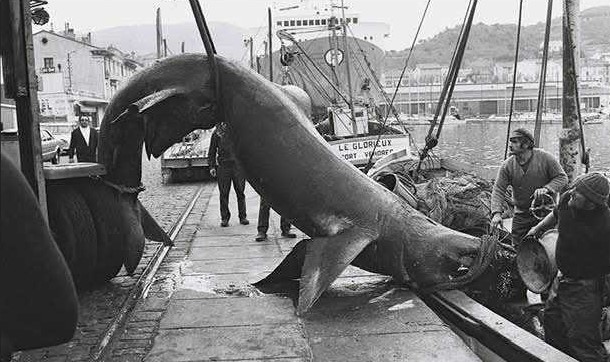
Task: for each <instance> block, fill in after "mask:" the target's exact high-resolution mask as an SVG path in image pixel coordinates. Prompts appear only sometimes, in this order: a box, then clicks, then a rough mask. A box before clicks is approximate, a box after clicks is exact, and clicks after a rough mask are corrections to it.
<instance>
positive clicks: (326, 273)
mask: <svg viewBox="0 0 610 362" xmlns="http://www.w3.org/2000/svg"><path fill="white" fill-rule="evenodd" d="M375 238H376V236H375V235H373V234H372V233H371V231H370V230H366V229H363V228H357V227H353V228H350V229H347V230H345V231H343V232H341V233H339V234H337V235H334V236H330V237H320V238H314V239H312V240H311V241H310V242H309V243H308V244H307V253H306V255H305V263H304V265H303V269H302V272H301V282H300V290H299V305H298V307H297V314H299V315H301V314H303V313H305V312H307V311H308V310H309V308H311V306H312V305H313V304H314V303H315V302H316V300H318V298H319V297H320V295H322V293H323V292H324V291H325V290H326V288H328V287H329V286H330V284H331V283H332V282H333V281H335V279H337V277H339V275H340V274H341V273H342V272H343V270H345V268H347V266H348V265H350V263H351V262H352V261H353V260H354V259H355V258H356V256H358V254H360V252H362V250H364V248H366V246H367V245H369V244H370V243H371V242H373V241H374V240H375Z"/></svg>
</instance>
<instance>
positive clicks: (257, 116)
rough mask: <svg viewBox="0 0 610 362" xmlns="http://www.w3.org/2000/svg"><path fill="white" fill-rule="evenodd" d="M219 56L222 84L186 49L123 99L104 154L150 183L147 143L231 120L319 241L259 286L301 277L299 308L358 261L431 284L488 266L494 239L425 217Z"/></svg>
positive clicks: (111, 167) (162, 146)
mask: <svg viewBox="0 0 610 362" xmlns="http://www.w3.org/2000/svg"><path fill="white" fill-rule="evenodd" d="M216 61H217V67H218V80H216V79H215V77H214V74H213V73H212V72H211V67H210V60H209V59H208V58H207V57H205V56H203V55H201V54H182V55H178V56H174V57H169V58H166V59H164V60H162V61H159V62H158V63H156V64H154V65H153V66H151V67H150V68H147V69H146V70H144V71H142V72H140V73H139V74H138V75H136V76H135V77H134V78H133V79H132V80H131V81H130V82H129V83H128V84H127V85H126V86H125V87H124V88H123V89H122V90H121V91H119V92H118V93H117V94H116V96H115V97H114V98H113V100H112V101H111V103H110V104H109V106H108V108H107V110H106V115H105V117H104V120H103V123H102V127H101V133H100V161H101V162H102V163H104V164H105V166H106V169H107V171H108V175H107V177H108V178H109V179H110V180H112V182H115V183H119V184H124V185H127V186H136V185H139V182H140V177H141V175H140V173H141V164H140V162H141V151H142V147H143V146H142V145H143V144H144V145H145V148H146V152H147V154H148V155H149V157H150V155H152V156H154V157H159V156H160V155H161V154H162V153H163V152H164V150H166V149H167V148H168V147H170V146H171V145H172V144H173V143H175V142H177V141H178V140H180V139H181V138H182V137H183V136H185V135H186V134H188V133H189V132H191V131H192V130H194V129H198V128H203V129H209V128H212V127H213V126H215V125H216V123H218V122H219V120H224V121H225V122H226V123H227V124H228V126H229V134H230V137H231V141H232V143H233V146H234V149H235V152H236V155H237V158H238V160H239V162H240V163H241V166H242V167H243V169H244V171H245V174H246V177H247V180H248V182H249V183H250V184H251V185H252V187H253V188H254V189H255V190H256V192H258V193H259V194H260V195H261V196H262V197H264V198H265V200H267V201H268V202H269V204H270V205H271V206H272V207H273V209H274V210H276V211H277V212H279V213H280V214H281V215H283V216H285V217H287V218H289V219H291V220H292V222H293V224H294V225H295V226H296V227H298V228H299V229H300V230H302V231H303V232H304V233H305V234H307V235H308V236H309V238H310V239H308V240H304V241H302V242H300V243H299V244H297V246H296V247H295V248H294V249H293V251H292V252H291V253H290V254H289V255H288V256H287V257H286V258H285V259H284V261H282V263H280V265H279V266H278V267H277V268H276V269H275V270H274V271H273V272H272V273H271V274H270V275H269V276H268V277H267V278H265V279H263V280H262V281H260V282H259V283H258V285H262V284H265V283H271V282H276V281H280V280H285V279H299V282H300V290H299V301H298V306H297V313H299V314H302V313H305V312H307V311H308V310H309V309H310V308H311V307H312V305H313V304H314V303H315V301H316V300H317V299H318V298H319V297H320V295H321V294H322V293H323V292H324V290H326V289H327V288H328V287H329V286H330V284H331V283H332V282H333V281H334V280H335V279H336V278H337V277H338V276H339V275H340V274H341V273H342V272H343V270H344V269H345V268H346V267H347V266H348V265H350V264H353V265H355V266H358V267H360V268H363V269H365V270H368V271H372V272H376V273H380V274H384V275H390V276H392V277H394V278H395V279H396V280H398V281H399V282H409V283H411V284H412V285H414V286H415V287H417V288H421V289H423V290H435V289H443V288H445V289H449V288H457V287H459V286H462V285H464V284H467V283H469V282H471V281H472V280H473V279H475V278H476V277H477V276H478V275H480V273H481V272H482V271H483V270H484V269H485V267H486V265H487V263H488V262H489V260H490V254H491V252H490V251H491V250H492V247H491V246H490V245H488V244H485V243H483V242H482V241H481V239H479V238H476V237H472V236H469V235H466V234H463V233H460V232H457V231H454V230H451V229H449V228H447V227H444V226H442V225H440V224H438V223H437V222H435V221H433V220H432V219H430V218H428V217H426V216H424V215H423V214H422V213H420V212H418V211H417V210H415V209H413V208H412V207H411V206H409V205H408V204H406V203H405V202H403V201H401V199H399V197H398V196H396V195H395V194H393V193H392V192H390V191H388V190H386V189H385V188H384V187H382V186H381V185H379V184H377V183H376V182H375V181H373V180H372V179H370V178H369V177H367V176H366V175H365V174H364V173H362V172H361V171H359V170H358V169H357V168H355V167H354V166H353V165H351V164H349V163H348V162H346V161H344V160H342V159H340V158H338V157H337V156H336V155H335V154H334V153H333V151H332V149H331V148H330V147H329V146H328V145H327V143H326V142H325V141H324V139H323V138H322V137H321V136H320V135H319V134H318V132H317V131H316V130H315V128H314V126H313V123H312V122H311V121H310V120H309V118H308V117H307V114H306V113H305V112H304V111H303V107H302V106H301V105H300V104H299V101H298V99H297V98H295V96H294V93H292V92H290V91H287V90H286V89H284V88H282V87H281V86H278V85H277V84H274V83H271V82H269V81H268V80H266V79H264V78H263V77H262V76H260V75H259V74H256V73H255V72H253V71H251V70H250V69H248V68H245V67H243V66H241V65H239V64H237V63H235V62H232V61H230V60H227V59H225V58H223V57H220V56H217V57H216ZM215 81H219V82H220V89H221V93H220V94H216V90H215V87H214V84H215V83H214V82H215ZM219 96H220V97H219ZM138 150H139V151H140V153H138Z"/></svg>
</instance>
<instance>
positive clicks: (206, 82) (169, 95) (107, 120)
mask: <svg viewBox="0 0 610 362" xmlns="http://www.w3.org/2000/svg"><path fill="white" fill-rule="evenodd" d="M219 59H220V58H219ZM216 99H217V98H216V94H215V89H214V80H213V77H212V73H211V71H210V66H209V61H208V59H207V58H206V57H205V56H203V55H200V54H182V55H178V56H174V57H169V58H166V59H164V60H161V61H159V62H157V63H156V64H154V65H152V66H151V67H149V68H146V69H145V70H143V71H142V72H140V73H139V74H137V75H135V76H134V77H133V78H132V79H131V80H130V81H129V83H127V84H126V85H125V86H124V87H123V88H122V89H121V90H120V91H119V92H117V94H116V95H115V96H114V97H113V98H112V100H111V102H110V104H109V105H108V108H107V110H106V114H105V115H104V118H103V120H102V124H101V127H100V144H99V162H101V163H103V164H104V165H105V166H106V169H107V172H108V174H107V179H108V180H109V181H112V182H116V183H120V184H123V185H126V186H132V187H135V186H139V184H140V179H141V155H142V149H143V146H144V145H145V149H146V153H147V155H148V156H149V157H150V155H153V156H154V157H159V156H160V155H161V154H162V153H163V152H164V151H165V150H166V149H168V148H169V147H170V146H171V145H173V144H174V143H176V142H178V141H180V140H181V139H182V138H183V137H184V136H186V135H187V134H188V133H190V132H191V131H193V130H195V129H210V128H212V127H214V126H215V124H216V123H217V122H218V117H217V113H216V109H217V107H216Z"/></svg>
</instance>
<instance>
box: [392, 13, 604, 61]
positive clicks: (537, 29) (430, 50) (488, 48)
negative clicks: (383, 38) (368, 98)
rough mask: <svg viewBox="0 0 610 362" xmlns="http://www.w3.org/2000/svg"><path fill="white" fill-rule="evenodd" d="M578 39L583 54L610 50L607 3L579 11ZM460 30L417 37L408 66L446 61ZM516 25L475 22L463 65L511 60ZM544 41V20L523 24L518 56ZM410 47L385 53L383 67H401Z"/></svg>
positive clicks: (556, 34) (557, 22)
mask: <svg viewBox="0 0 610 362" xmlns="http://www.w3.org/2000/svg"><path fill="white" fill-rule="evenodd" d="M581 17H582V21H581V40H582V51H583V56H588V55H591V54H592V53H593V52H599V51H604V52H610V40H609V39H610V6H598V7H594V8H590V9H586V10H583V11H581ZM551 24H552V25H551V41H554V40H556V41H561V36H562V30H561V18H555V19H553V21H552V23H551ZM459 31H460V27H459V26H455V27H452V28H448V29H445V30H444V31H442V32H441V33H439V34H437V35H435V36H434V37H432V38H429V39H424V40H420V42H419V43H418V44H417V46H416V47H415V51H414V52H413V55H412V57H411V61H410V65H416V64H420V63H439V64H449V62H450V59H451V53H452V51H453V48H454V47H455V43H456V41H457V37H458V34H459ZM516 33H517V25H516V24H493V25H487V24H482V23H479V24H474V25H473V26H472V29H471V32H470V38H469V40H468V46H467V49H466V53H465V54H464V65H466V66H467V65H468V64H469V63H471V62H473V61H475V60H478V59H490V60H495V61H512V60H513V58H514V54H515V42H516ZM543 40H544V23H538V24H534V25H529V26H525V27H523V28H522V30H521V46H520V50H519V52H520V53H519V58H520V59H528V58H530V59H531V58H536V57H539V56H540V51H541V50H540V46H541V44H542V42H543ZM408 50H409V49H405V50H403V51H401V52H388V53H387V55H388V57H387V58H386V69H400V68H401V67H402V66H403V65H404V57H405V56H406V54H407V53H408Z"/></svg>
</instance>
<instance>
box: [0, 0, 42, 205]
mask: <svg viewBox="0 0 610 362" xmlns="http://www.w3.org/2000/svg"><path fill="white" fill-rule="evenodd" d="M9 1H10V2H9V14H5V16H7V15H8V17H5V18H4V19H3V21H10V22H11V25H10V26H11V32H12V40H13V42H12V47H13V48H12V50H13V59H10V60H8V61H11V62H12V63H13V69H14V85H15V88H14V89H15V94H14V99H15V106H16V108H17V127H18V130H19V152H20V158H21V172H22V173H23V174H24V175H25V178H26V179H27V180H28V182H29V184H30V186H31V187H32V189H33V190H34V193H35V194H36V195H37V197H38V201H39V203H40V207H41V209H42V212H43V215H45V216H47V203H46V201H47V197H46V190H45V180H44V175H43V172H42V150H41V145H40V128H39V112H38V95H37V91H38V86H37V82H36V72H35V63H34V43H33V40H32V19H31V12H30V3H29V1H27V0H9Z"/></svg>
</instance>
